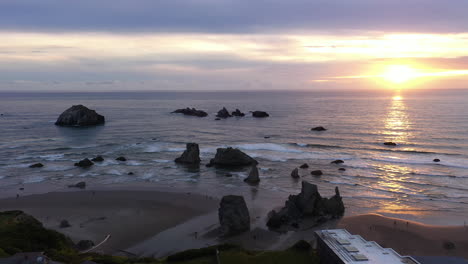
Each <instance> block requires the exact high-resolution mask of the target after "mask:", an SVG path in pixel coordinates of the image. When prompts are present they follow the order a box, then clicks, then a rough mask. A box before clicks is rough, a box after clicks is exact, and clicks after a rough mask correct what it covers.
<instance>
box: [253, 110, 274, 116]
mask: <svg viewBox="0 0 468 264" xmlns="http://www.w3.org/2000/svg"><path fill="white" fill-rule="evenodd" d="M252 116H253V117H269V116H270V115H269V114H268V113H267V112H264V111H253V112H252Z"/></svg>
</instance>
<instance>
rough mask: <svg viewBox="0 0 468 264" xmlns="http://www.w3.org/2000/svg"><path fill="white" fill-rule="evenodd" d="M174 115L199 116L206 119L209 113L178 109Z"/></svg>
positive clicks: (192, 109) (193, 109)
mask: <svg viewBox="0 0 468 264" xmlns="http://www.w3.org/2000/svg"><path fill="white" fill-rule="evenodd" d="M172 113H178V114H184V115H188V116H198V117H205V116H207V115H208V113H207V112H205V111H202V110H197V109H195V108H188V107H187V108H182V109H177V110H175V111H174V112H172Z"/></svg>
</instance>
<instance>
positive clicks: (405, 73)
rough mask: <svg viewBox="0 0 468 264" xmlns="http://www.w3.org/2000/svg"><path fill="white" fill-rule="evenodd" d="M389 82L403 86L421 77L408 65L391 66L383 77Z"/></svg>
mask: <svg viewBox="0 0 468 264" xmlns="http://www.w3.org/2000/svg"><path fill="white" fill-rule="evenodd" d="M381 76H382V78H383V79H384V80H386V81H387V82H391V83H395V84H401V83H405V82H408V81H411V80H413V79H416V78H418V77H419V72H418V71H417V70H416V69H414V68H412V67H410V66H407V65H389V66H387V68H386V69H385V71H384V73H383V74H382V75H381Z"/></svg>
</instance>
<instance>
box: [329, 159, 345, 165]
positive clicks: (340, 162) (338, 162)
mask: <svg viewBox="0 0 468 264" xmlns="http://www.w3.org/2000/svg"><path fill="white" fill-rule="evenodd" d="M330 163H331V164H342V163H344V161H342V160H334V161H332V162H330Z"/></svg>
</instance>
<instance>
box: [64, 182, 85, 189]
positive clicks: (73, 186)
mask: <svg viewBox="0 0 468 264" xmlns="http://www.w3.org/2000/svg"><path fill="white" fill-rule="evenodd" d="M68 187H69V188H80V189H85V188H86V182H79V183H77V184H72V185H68Z"/></svg>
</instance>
